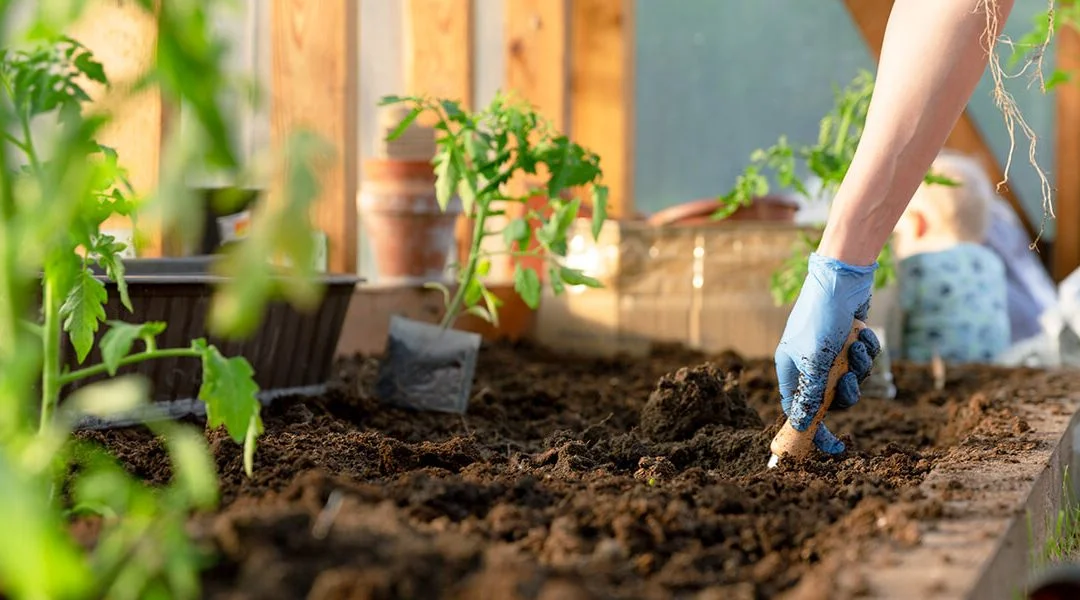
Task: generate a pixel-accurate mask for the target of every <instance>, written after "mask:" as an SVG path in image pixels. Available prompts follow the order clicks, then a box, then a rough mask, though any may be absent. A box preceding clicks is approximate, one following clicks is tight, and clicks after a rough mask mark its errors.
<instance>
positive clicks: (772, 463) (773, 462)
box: [769, 454, 780, 469]
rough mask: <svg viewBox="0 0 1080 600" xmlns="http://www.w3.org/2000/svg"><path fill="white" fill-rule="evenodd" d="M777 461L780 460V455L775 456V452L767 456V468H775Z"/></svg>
mask: <svg viewBox="0 0 1080 600" xmlns="http://www.w3.org/2000/svg"><path fill="white" fill-rule="evenodd" d="M779 462H780V457H779V456H777V455H775V454H773V455H772V456H770V457H769V468H770V469H772V468H775V467H776V465H777V464H778V463H779Z"/></svg>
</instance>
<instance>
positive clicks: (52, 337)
mask: <svg viewBox="0 0 1080 600" xmlns="http://www.w3.org/2000/svg"><path fill="white" fill-rule="evenodd" d="M44 288H45V290H44V297H43V302H42V304H43V307H42V309H43V310H42V312H43V313H44V316H45V324H44V326H43V327H42V332H41V349H42V352H43V353H44V354H43V355H42V357H41V359H42V364H41V423H40V425H39V431H44V430H45V428H46V427H48V426H49V423H50V422H52V416H53V412H54V411H55V410H56V404H57V402H59V400H60V388H61V386H62V385H63V384H62V383H60V299H59V298H57V294H56V292H57V289H56V283H55V282H54V281H53V279H52V278H51V277H48V276H46V277H45V282H44Z"/></svg>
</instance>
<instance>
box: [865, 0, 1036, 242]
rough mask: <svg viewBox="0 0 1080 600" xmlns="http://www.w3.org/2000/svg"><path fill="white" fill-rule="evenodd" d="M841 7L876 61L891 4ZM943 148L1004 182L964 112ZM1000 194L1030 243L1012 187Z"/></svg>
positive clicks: (869, 0) (868, 0) (874, 0)
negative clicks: (970, 159) (962, 155)
mask: <svg viewBox="0 0 1080 600" xmlns="http://www.w3.org/2000/svg"><path fill="white" fill-rule="evenodd" d="M844 3H845V4H846V5H847V8H848V12H849V13H850V14H851V18H852V20H854V22H855V25H857V26H858V28H859V31H860V32H862V35H863V38H864V39H865V40H866V43H867V45H868V46H869V47H870V51H871V52H872V53H873V55H874V58H875V59H877V58H880V57H881V44H882V41H883V40H884V39H885V27H886V25H887V24H888V22H889V13H890V12H892V6H893V0H844ZM945 147H947V148H952V149H954V150H957V151H960V152H963V153H965V154H968V155H971V156H973V157H974V158H976V159H977V160H978V161H979V162H980V163H982V165H983V168H984V169H986V170H987V173H988V174H989V175H990V177H991V178H992V180H993V182H994V183H995V184H996V183H997V182H999V181H1002V180H1004V179H1005V174H1004V171H1003V170H1002V168H1001V164H1000V162H999V161H998V159H997V157H996V156H994V153H993V151H992V150H991V149H990V146H989V145H988V144H987V143H986V140H985V139H984V138H983V135H982V133H981V132H980V131H979V128H978V126H976V124H975V120H974V119H973V118H972V116H971V115H970V114H969V113H968V111H966V110H965V111H964V113H963V114H962V115H960V120H959V121H957V123H956V127H954V128H953V130H952V133H951V134H950V135H949V139H948V140H947V141H946V142H945ZM1001 194H1002V195H1003V196H1004V197H1005V199H1006V200H1008V202H1009V204H1010V205H1011V206H1012V208H1013V210H1014V211H1016V214H1017V216H1018V217H1019V218H1020V222H1021V223H1023V225H1024V229H1025V230H1027V233H1028V235H1030V236H1031V237H1032V238H1033V239H1034V237H1035V236H1036V234H1037V231H1036V230H1035V228H1034V227H1032V224H1031V219H1029V218H1028V216H1027V213H1026V212H1025V211H1024V207H1023V205H1022V204H1021V203H1020V200H1019V198H1017V196H1016V193H1015V192H1014V191H1013V189H1012V187H1011V186H1009V185H1008V184H1006V185H1004V186H1002V190H1001Z"/></svg>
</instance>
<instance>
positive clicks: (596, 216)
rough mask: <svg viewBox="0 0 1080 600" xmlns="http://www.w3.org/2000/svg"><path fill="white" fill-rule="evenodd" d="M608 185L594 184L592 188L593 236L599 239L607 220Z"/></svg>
mask: <svg viewBox="0 0 1080 600" xmlns="http://www.w3.org/2000/svg"><path fill="white" fill-rule="evenodd" d="M607 206H608V187H607V186H606V185H594V186H593V188H592V236H593V239H594V240H597V241H599V239H600V231H601V229H603V227H604V221H606V220H607Z"/></svg>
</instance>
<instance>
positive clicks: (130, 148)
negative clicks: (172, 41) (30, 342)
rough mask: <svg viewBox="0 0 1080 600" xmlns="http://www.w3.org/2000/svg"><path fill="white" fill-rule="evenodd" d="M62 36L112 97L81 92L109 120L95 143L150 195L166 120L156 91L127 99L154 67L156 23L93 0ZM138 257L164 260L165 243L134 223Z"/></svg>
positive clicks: (127, 7) (123, 6) (112, 225)
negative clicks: (100, 73) (85, 53)
mask: <svg viewBox="0 0 1080 600" xmlns="http://www.w3.org/2000/svg"><path fill="white" fill-rule="evenodd" d="M68 34H69V35H70V36H71V37H73V38H74V39H76V40H78V41H79V42H81V43H82V44H84V45H85V46H86V47H87V48H89V49H90V51H91V52H93V54H94V57H95V58H96V59H97V60H98V61H100V62H101V63H102V65H103V66H104V68H105V74H106V76H107V77H108V78H109V82H110V84H111V86H112V87H113V92H112V93H105V90H104V89H103V88H102V87H101V86H100V85H99V84H96V83H94V82H86V85H85V89H86V91H87V93H89V94H90V96H91V97H93V98H95V99H96V103H98V104H100V105H101V106H103V107H106V108H107V109H108V111H109V112H110V113H111V114H112V115H113V120H112V121H111V122H110V123H109V124H108V125H107V126H106V127H105V129H103V130H102V131H101V133H100V135H99V136H98V141H99V142H100V143H102V144H105V145H106V146H111V147H113V148H115V149H116V152H117V154H118V156H119V158H120V164H121V165H123V166H124V167H125V168H126V169H127V170H128V175H129V177H130V179H131V184H132V186H133V187H134V188H135V191H136V192H137V193H138V194H140V195H143V194H150V193H153V192H154V190H155V188H156V187H157V184H158V177H159V175H160V167H161V143H162V130H163V125H164V121H165V118H166V116H167V114H166V110H165V107H164V104H163V99H162V95H161V93H160V91H159V90H158V89H157V88H149V89H146V90H144V91H142V92H140V93H139V94H137V95H134V96H129V92H130V86H131V85H132V84H134V83H135V81H136V79H138V78H139V77H140V76H141V75H143V74H144V73H145V72H146V71H147V70H148V69H150V68H151V67H152V66H153V64H154V56H155V50H156V47H157V35H158V23H157V18H156V17H155V16H154V15H153V14H151V13H149V12H147V11H146V10H145V9H143V8H142V7H141V6H140V5H139V4H138V3H137V2H135V1H134V0H121V1H119V2H117V1H116V0H109V1H105V0H96V1H95V2H93V3H91V4H90V5H89V6H87V8H86V12H85V13H84V14H83V16H82V18H81V19H80V20H79V21H78V22H77V23H75V24H74V25H72V26H71V27H70V28H69V31H68ZM131 226H132V224H131V220H130V219H128V218H126V217H113V218H111V219H109V220H108V221H106V222H105V223H104V225H103V229H104V230H110V229H112V230H114V231H116V233H119V230H121V229H130V228H131ZM138 237H139V239H140V241H141V242H142V245H141V246H140V248H139V255H140V256H144V257H157V256H162V255H164V254H166V253H167V252H166V247H165V241H164V239H163V237H162V234H161V230H160V227H159V226H158V224H157V223H154V222H150V219H149V218H147V217H144V218H142V219H140V220H139V232H138Z"/></svg>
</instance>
